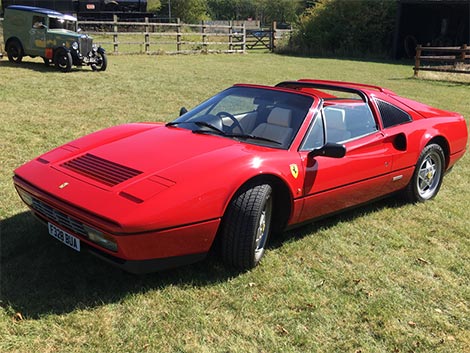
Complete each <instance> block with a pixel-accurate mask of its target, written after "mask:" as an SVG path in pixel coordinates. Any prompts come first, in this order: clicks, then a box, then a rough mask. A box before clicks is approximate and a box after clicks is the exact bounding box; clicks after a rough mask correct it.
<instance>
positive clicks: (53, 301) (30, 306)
mask: <svg viewBox="0 0 470 353" xmlns="http://www.w3.org/2000/svg"><path fill="white" fill-rule="evenodd" d="M237 274H238V273H237V272H236V271H230V270H227V269H225V268H224V267H223V266H222V264H220V263H218V262H217V261H215V260H212V259H208V260H205V261H203V262H201V263H197V264H194V265H190V266H186V267H182V268H177V269H173V270H168V271H165V272H160V273H152V274H146V275H133V274H129V273H126V272H124V271H122V270H120V269H118V268H116V267H113V266H111V265H109V264H107V263H105V262H103V261H102V260H99V259H97V258H95V257H94V256H93V255H91V254H88V253H86V252H84V253H78V252H75V251H74V250H72V249H69V248H67V247H66V246H64V245H63V244H62V243H60V242H58V241H56V240H55V239H53V238H52V237H51V236H50V235H49V234H48V232H47V227H46V226H44V225H43V224H42V223H41V222H39V221H38V220H36V219H35V218H34V217H33V216H32V215H31V214H30V213H29V212H24V213H20V214H17V215H15V216H13V217H10V218H8V219H5V220H2V221H1V222H0V306H3V307H4V308H5V309H6V310H8V311H10V312H11V314H12V315H14V314H15V313H16V312H19V313H21V315H22V317H24V318H28V319H37V318H39V317H41V316H42V315H45V314H63V313H68V312H71V311H74V310H77V309H84V308H90V307H97V306H101V305H103V304H106V303H114V302H119V301H120V300H122V299H123V298H124V297H125V296H127V295H128V294H131V293H142V292H145V291H148V290H154V289H158V288H164V287H166V286H168V285H192V286H201V287H202V286H205V285H209V284H213V283H218V282H223V281H226V280H227V279H229V278H231V277H234V276H236V275H237Z"/></svg>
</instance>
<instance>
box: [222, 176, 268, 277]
mask: <svg viewBox="0 0 470 353" xmlns="http://www.w3.org/2000/svg"><path fill="white" fill-rule="evenodd" d="M272 209H273V200H272V188H271V186H270V185H268V184H261V185H251V186H249V187H246V188H244V189H242V190H241V191H240V192H239V193H238V194H237V195H236V196H235V197H234V199H233V200H232V201H231V203H230V205H229V207H228V209H227V212H226V214H225V216H224V219H223V225H222V234H221V237H222V239H221V246H222V259H223V261H224V263H226V264H227V265H229V266H233V267H236V268H238V269H241V270H249V269H251V268H253V267H255V266H256V265H258V263H259V262H260V261H261V258H262V257H263V255H264V252H265V247H266V243H267V241H268V237H269V233H270V229H271V220H272Z"/></svg>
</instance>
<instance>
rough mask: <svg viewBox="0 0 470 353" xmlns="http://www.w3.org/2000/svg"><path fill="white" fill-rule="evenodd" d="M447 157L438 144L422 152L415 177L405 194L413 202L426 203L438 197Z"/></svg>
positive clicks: (427, 147)
mask: <svg viewBox="0 0 470 353" xmlns="http://www.w3.org/2000/svg"><path fill="white" fill-rule="evenodd" d="M444 168H445V156H444V151H443V150H442V147H441V146H439V145H437V144H431V145H428V146H426V147H425V148H424V149H423V151H422V152H421V154H420V156H419V159H418V163H416V168H415V171H414V173H413V177H412V179H411V181H410V183H409V184H408V186H407V187H406V190H405V193H406V196H407V198H408V200H409V201H411V202H424V201H427V200H430V199H432V198H433V197H435V196H436V195H437V193H438V192H439V189H440V187H441V184H442V178H443V177H444Z"/></svg>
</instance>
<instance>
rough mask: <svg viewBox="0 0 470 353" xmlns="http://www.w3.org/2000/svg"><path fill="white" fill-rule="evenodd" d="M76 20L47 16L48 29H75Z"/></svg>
mask: <svg viewBox="0 0 470 353" xmlns="http://www.w3.org/2000/svg"><path fill="white" fill-rule="evenodd" d="M76 23H77V22H76V21H72V20H67V19H65V18H62V17H49V29H66V30H68V31H75V29H76Z"/></svg>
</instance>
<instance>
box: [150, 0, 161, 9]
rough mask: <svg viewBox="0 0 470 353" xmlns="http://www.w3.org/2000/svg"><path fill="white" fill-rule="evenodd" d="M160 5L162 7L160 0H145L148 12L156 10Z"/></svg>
mask: <svg viewBox="0 0 470 353" xmlns="http://www.w3.org/2000/svg"><path fill="white" fill-rule="evenodd" d="M161 7H162V2H161V1H160V0H147V11H148V12H158V11H159V10H160V8H161Z"/></svg>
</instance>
